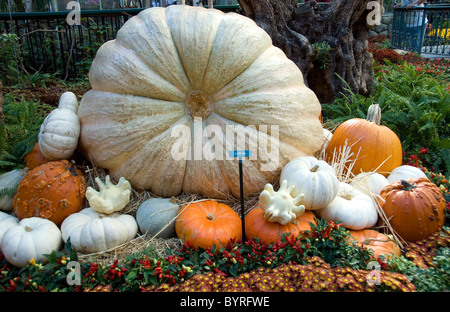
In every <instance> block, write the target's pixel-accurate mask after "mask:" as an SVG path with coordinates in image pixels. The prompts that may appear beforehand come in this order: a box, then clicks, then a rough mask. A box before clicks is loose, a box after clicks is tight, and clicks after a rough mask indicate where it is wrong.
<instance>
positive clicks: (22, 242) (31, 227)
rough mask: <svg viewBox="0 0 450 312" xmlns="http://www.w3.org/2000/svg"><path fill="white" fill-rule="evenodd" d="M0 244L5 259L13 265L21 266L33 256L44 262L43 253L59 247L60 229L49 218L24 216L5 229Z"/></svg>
mask: <svg viewBox="0 0 450 312" xmlns="http://www.w3.org/2000/svg"><path fill="white" fill-rule="evenodd" d="M1 246H2V253H3V255H4V256H5V258H6V260H8V262H9V263H11V264H12V265H14V266H17V267H23V266H25V265H27V262H28V261H29V260H31V259H33V258H34V259H35V260H36V261H39V260H40V261H42V262H43V263H45V262H47V258H46V257H45V256H44V255H48V254H50V253H51V252H52V251H58V250H60V249H61V246H62V240H61V231H60V230H59V228H58V227H57V226H56V225H55V224H54V223H53V222H52V221H50V220H47V219H43V218H39V217H31V218H25V219H22V220H21V221H20V222H19V223H18V224H17V225H15V226H12V227H10V228H9V229H8V230H6V232H5V233H4V234H3V237H2V243H1Z"/></svg>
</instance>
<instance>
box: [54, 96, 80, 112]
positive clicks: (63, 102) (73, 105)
mask: <svg viewBox="0 0 450 312" xmlns="http://www.w3.org/2000/svg"><path fill="white" fill-rule="evenodd" d="M58 107H59V108H67V109H69V110H71V111H73V112H74V113H75V114H76V113H77V112H78V98H77V96H76V95H75V93H73V92H70V91H67V92H64V93H63V94H61V96H60V97H59V103H58Z"/></svg>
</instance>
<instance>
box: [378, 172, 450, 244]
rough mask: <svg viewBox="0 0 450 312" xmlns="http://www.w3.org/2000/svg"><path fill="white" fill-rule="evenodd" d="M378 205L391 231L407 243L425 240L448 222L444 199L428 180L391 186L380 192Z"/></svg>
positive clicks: (397, 182)
mask: <svg viewBox="0 0 450 312" xmlns="http://www.w3.org/2000/svg"><path fill="white" fill-rule="evenodd" d="M379 203H380V206H381V207H382V209H383V211H384V213H385V215H386V217H387V219H388V220H389V223H390V224H391V226H392V228H393V229H394V230H395V232H397V234H398V235H400V236H401V237H402V238H403V239H404V240H406V241H410V242H415V241H418V240H422V239H425V238H427V237H428V236H430V235H431V234H433V233H435V232H437V231H439V230H441V229H442V226H443V225H444V222H445V205H446V203H445V199H444V196H443V195H442V192H441V190H440V189H439V187H437V186H436V184H434V183H432V182H431V181H430V180H428V179H427V178H412V179H406V180H399V181H396V182H394V183H392V184H389V185H388V186H386V187H384V188H383V189H382V190H381V193H380V199H379Z"/></svg>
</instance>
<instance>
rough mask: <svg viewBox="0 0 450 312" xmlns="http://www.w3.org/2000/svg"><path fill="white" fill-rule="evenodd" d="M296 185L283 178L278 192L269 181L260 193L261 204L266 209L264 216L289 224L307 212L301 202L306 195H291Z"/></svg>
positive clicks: (268, 219)
mask: <svg viewBox="0 0 450 312" xmlns="http://www.w3.org/2000/svg"><path fill="white" fill-rule="evenodd" d="M294 187H295V186H294V185H289V186H288V185H287V181H286V180H283V182H282V183H281V186H280V188H279V190H278V191H277V192H275V191H274V189H273V186H272V184H270V183H268V184H266V186H265V187H264V191H262V192H261V194H260V195H259V206H260V207H261V208H262V209H263V210H264V218H265V219H267V221H269V222H277V223H280V224H283V225H284V224H287V223H290V222H293V221H295V220H296V219H297V217H299V216H300V215H302V214H303V213H304V212H305V206H304V205H302V204H301V202H302V200H303V198H304V195H303V194H298V195H297V196H296V197H292V196H291V192H292V190H293V189H294Z"/></svg>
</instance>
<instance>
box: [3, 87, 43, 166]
mask: <svg viewBox="0 0 450 312" xmlns="http://www.w3.org/2000/svg"><path fill="white" fill-rule="evenodd" d="M49 109H52V108H51V107H49V106H47V105H43V104H40V103H38V102H33V101H26V100H25V99H24V98H23V97H22V98H21V99H20V100H15V99H13V98H12V97H10V96H9V95H7V96H5V97H4V104H3V113H4V115H5V118H4V120H3V121H2V122H1V123H0V172H6V171H9V170H12V169H14V168H18V167H22V166H23V158H24V157H25V155H26V154H28V153H29V152H30V151H31V149H32V148H33V146H34V144H35V143H36V141H37V136H38V133H39V128H40V126H41V124H42V122H43V120H44V118H45V116H46V113H47V110H49Z"/></svg>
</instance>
